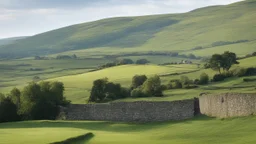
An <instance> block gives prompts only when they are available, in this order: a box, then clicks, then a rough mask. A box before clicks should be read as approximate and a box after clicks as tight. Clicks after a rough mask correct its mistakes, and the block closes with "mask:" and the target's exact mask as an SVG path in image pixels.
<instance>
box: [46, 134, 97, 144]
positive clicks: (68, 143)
mask: <svg viewBox="0 0 256 144" xmlns="http://www.w3.org/2000/svg"><path fill="white" fill-rule="evenodd" d="M93 137H94V135H93V133H87V134H84V135H80V136H77V137H73V138H69V139H66V140H64V141H60V142H53V143H50V144H82V143H83V144H84V143H86V142H88V141H89V140H90V139H92V138H93Z"/></svg>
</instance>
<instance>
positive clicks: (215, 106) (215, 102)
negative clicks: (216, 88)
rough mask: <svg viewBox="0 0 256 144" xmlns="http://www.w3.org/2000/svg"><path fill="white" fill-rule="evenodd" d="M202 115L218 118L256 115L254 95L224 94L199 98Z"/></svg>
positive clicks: (255, 95) (255, 98)
mask: <svg viewBox="0 0 256 144" xmlns="http://www.w3.org/2000/svg"><path fill="white" fill-rule="evenodd" d="M199 105H200V110H201V113H202V114H205V115H208V116H213V117H219V118H228V117H239V116H249V115H255V114H256V94H242V93H226V94H214V95H203V96H201V97H199Z"/></svg>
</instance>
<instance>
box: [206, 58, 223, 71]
mask: <svg viewBox="0 0 256 144" xmlns="http://www.w3.org/2000/svg"><path fill="white" fill-rule="evenodd" d="M209 66H210V68H211V69H213V70H217V71H218V72H219V73H220V74H221V68H222V67H223V57H222V55H220V54H214V55H212V57H211V59H210V60H209Z"/></svg>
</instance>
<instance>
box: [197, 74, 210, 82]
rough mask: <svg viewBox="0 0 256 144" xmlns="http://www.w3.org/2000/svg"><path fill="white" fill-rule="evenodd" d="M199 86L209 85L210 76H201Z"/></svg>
mask: <svg viewBox="0 0 256 144" xmlns="http://www.w3.org/2000/svg"><path fill="white" fill-rule="evenodd" d="M198 83H199V84H201V85H204V84H208V83H209V76H208V75H207V74H206V73H202V74H201V75H200V79H199V82H198Z"/></svg>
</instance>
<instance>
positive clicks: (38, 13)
mask: <svg viewBox="0 0 256 144" xmlns="http://www.w3.org/2000/svg"><path fill="white" fill-rule="evenodd" d="M237 1H241V0H127V1H125V0H0V38H7V37H16V36H31V35H35V34H38V33H42V32H46V31H50V30H53V29H57V28H60V27H65V26H69V25H73V24H78V23H84V22H89V21H94V20H99V19H103V18H110V17H119V16H139V15H152V14H166V13H183V12H188V11H191V10H193V9H196V8H200V7H205V6H211V5H225V4H230V3H234V2H237Z"/></svg>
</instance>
